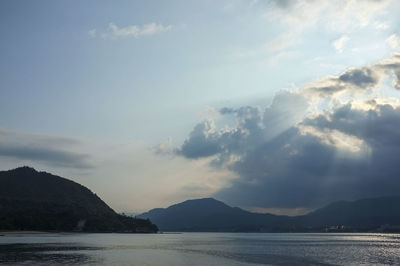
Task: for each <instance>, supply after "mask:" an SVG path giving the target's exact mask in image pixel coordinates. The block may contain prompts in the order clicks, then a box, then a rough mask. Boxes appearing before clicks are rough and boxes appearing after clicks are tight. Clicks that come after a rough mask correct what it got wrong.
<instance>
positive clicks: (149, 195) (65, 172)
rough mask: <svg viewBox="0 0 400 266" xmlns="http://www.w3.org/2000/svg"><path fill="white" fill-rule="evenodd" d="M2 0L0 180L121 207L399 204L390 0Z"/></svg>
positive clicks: (396, 71) (397, 91)
mask: <svg viewBox="0 0 400 266" xmlns="http://www.w3.org/2000/svg"><path fill="white" fill-rule="evenodd" d="M339 2H340V3H339V4H338V2H336V1H335V2H333V1H330V2H328V1H300V0H292V1H290V0H289V1H275V0H270V1H257V0H235V1H218V2H215V1H201V2H199V1H146V2H143V1H121V2H119V3H118V5H116V4H115V3H114V4H113V3H111V2H109V1H84V2H78V1H57V2H55V1H50V0H40V1H20V0H17V1H15V0H14V1H11V0H5V1H1V2H0V22H1V23H0V33H1V36H2V41H1V45H0V78H1V83H0V170H9V169H12V168H16V167H19V166H23V165H28V166H31V167H34V168H35V169H36V170H38V171H46V172H50V173H52V174H56V175H59V176H62V177H65V178H68V179H71V180H74V181H76V182H78V183H80V184H82V185H85V186H87V187H88V188H89V189H90V190H92V191H93V192H95V193H96V194H98V195H99V196H100V197H101V198H102V199H103V200H104V201H105V202H106V203H107V204H109V205H110V206H111V207H112V208H113V209H115V210H117V211H119V212H135V213H141V212H144V211H147V210H149V209H152V208H156V207H167V206H169V205H171V204H175V203H179V202H182V201H184V200H187V199H195V198H204V197H213V198H216V199H218V200H221V201H223V202H225V203H227V204H229V205H231V206H238V207H241V208H244V209H246V210H251V211H255V212H271V213H275V214H289V215H296V214H302V213H306V212H308V211H310V210H313V209H315V208H318V207H321V206H324V205H326V204H327V203H330V202H333V201H336V200H356V199H361V198H369V197H377V196H390V195H398V191H399V189H400V179H399V178H398V176H399V175H400V170H399V168H398V166H397V164H398V159H397V158H399V156H400V142H399V139H400V27H399V26H400V17H399V16H398V14H399V12H400V2H398V1H394V0H380V1H373V0H357V1H353V0H342V1H339Z"/></svg>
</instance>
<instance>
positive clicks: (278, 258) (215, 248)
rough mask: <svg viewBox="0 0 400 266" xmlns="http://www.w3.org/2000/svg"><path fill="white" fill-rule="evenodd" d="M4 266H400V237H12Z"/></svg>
mask: <svg viewBox="0 0 400 266" xmlns="http://www.w3.org/2000/svg"><path fill="white" fill-rule="evenodd" d="M0 234H1V233H0ZM3 234H4V233H3ZM0 264H2V265H156V266H169V265H174V266H176V265H191V266H197V265H201V266H203V265H218V266H224V265H400V234H290V233H288V234H282V233H279V234H241V233H182V234H22V233H14V234H12V233H7V234H5V235H3V236H0Z"/></svg>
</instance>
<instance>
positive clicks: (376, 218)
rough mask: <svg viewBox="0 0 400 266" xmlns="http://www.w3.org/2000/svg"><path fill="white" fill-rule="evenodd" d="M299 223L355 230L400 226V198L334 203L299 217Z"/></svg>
mask: <svg viewBox="0 0 400 266" xmlns="http://www.w3.org/2000/svg"><path fill="white" fill-rule="evenodd" d="M298 223H299V224H303V225H307V226H320V225H326V226H334V225H346V226H349V227H355V228H374V227H379V226H381V225H385V224H386V225H400V196H392V197H380V198H369V199H361V200H357V201H338V202H334V203H332V204H329V205H327V206H326V207H323V208H321V209H318V210H316V211H314V212H311V213H309V214H307V215H305V216H301V217H298Z"/></svg>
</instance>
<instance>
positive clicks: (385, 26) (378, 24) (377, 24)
mask: <svg viewBox="0 0 400 266" xmlns="http://www.w3.org/2000/svg"><path fill="white" fill-rule="evenodd" d="M374 28H375V29H377V30H386V29H388V28H389V25H388V24H387V23H385V22H380V21H375V23H374Z"/></svg>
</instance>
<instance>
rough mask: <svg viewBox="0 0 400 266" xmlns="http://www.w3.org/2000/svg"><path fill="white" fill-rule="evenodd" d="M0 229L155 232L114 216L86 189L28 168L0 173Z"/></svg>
mask: <svg viewBox="0 0 400 266" xmlns="http://www.w3.org/2000/svg"><path fill="white" fill-rule="evenodd" d="M0 230H44V231H48V230H55V231H87V232H156V231H157V226H155V225H154V224H152V223H151V222H150V221H148V220H144V219H134V218H131V217H127V216H123V215H120V214H117V213H115V212H114V211H113V210H112V209H111V208H110V207H109V206H108V205H107V204H106V203H104V202H103V201H102V200H101V199H100V198H99V197H98V196H97V195H96V194H94V193H93V192H91V191H90V190H89V189H88V188H86V187H84V186H82V185H80V184H78V183H76V182H73V181H71V180H68V179H65V178H62V177H59V176H55V175H52V174H49V173H46V172H38V171H36V170H35V169H33V168H30V167H20V168H17V169H14V170H9V171H0Z"/></svg>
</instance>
